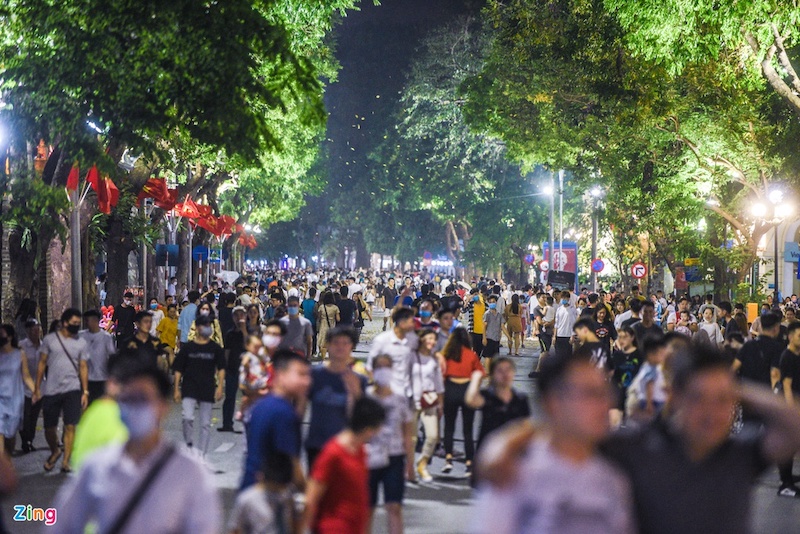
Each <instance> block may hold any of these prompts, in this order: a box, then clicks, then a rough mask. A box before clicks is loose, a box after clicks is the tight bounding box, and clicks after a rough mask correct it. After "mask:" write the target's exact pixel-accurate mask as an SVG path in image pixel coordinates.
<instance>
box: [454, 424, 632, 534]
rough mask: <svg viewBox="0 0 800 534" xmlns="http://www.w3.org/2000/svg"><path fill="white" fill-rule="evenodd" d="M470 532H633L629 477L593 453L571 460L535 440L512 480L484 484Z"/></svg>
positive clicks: (592, 533)
mask: <svg viewBox="0 0 800 534" xmlns="http://www.w3.org/2000/svg"><path fill="white" fill-rule="evenodd" d="M468 531H469V532H471V533H472V534H633V533H634V532H636V527H635V521H634V518H633V497H632V491H631V487H630V483H629V482H628V479H627V478H626V477H625V476H624V475H623V474H622V473H621V472H620V471H619V470H618V469H617V468H615V467H614V466H613V465H611V463H609V462H608V461H607V460H605V459H604V458H602V457H601V456H599V455H594V456H592V457H591V458H589V459H588V460H586V461H584V462H580V463H575V462H572V461H570V460H568V459H566V458H564V457H563V456H561V455H560V454H558V453H557V452H556V451H554V450H553V449H552V448H551V447H550V443H549V440H548V439H547V438H538V439H536V440H534V441H533V442H532V443H531V445H530V447H529V448H528V454H527V455H526V456H525V457H524V458H523V459H522V460H521V465H520V467H519V471H518V473H517V481H516V482H515V483H514V485H513V486H511V487H509V488H506V489H502V490H497V489H483V491H481V492H480V493H479V495H478V501H477V503H476V506H475V517H474V518H473V521H472V522H471V524H470V528H469V529H468Z"/></svg>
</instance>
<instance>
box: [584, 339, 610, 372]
mask: <svg viewBox="0 0 800 534" xmlns="http://www.w3.org/2000/svg"><path fill="white" fill-rule="evenodd" d="M580 350H582V351H588V352H589V353H590V354H591V355H592V363H593V364H594V365H595V366H597V368H598V369H601V370H602V371H603V372H606V371H610V370H611V347H610V346H609V343H608V341H587V342H586V343H584V344H583V345H581V348H580Z"/></svg>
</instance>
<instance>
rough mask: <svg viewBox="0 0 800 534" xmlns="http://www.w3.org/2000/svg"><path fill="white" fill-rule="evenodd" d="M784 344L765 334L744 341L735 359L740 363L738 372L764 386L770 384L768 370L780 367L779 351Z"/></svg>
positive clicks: (781, 351) (781, 350)
mask: <svg viewBox="0 0 800 534" xmlns="http://www.w3.org/2000/svg"><path fill="white" fill-rule="evenodd" d="M783 348H784V345H783V343H782V342H781V341H780V340H778V339H774V338H771V337H767V336H759V337H758V339H753V340H750V341H748V342H747V343H745V344H744V345H743V346H742V348H741V349H740V350H739V354H738V355H737V356H736V359H737V360H739V361H740V362H741V363H742V367H741V368H740V369H739V374H740V375H741V377H742V378H746V379H748V380H753V381H755V382H758V383H759V384H763V385H765V386H771V385H772V382H771V380H770V371H771V369H772V368H773V367H775V368H780V358H781V353H783Z"/></svg>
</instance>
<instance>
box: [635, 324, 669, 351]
mask: <svg viewBox="0 0 800 534" xmlns="http://www.w3.org/2000/svg"><path fill="white" fill-rule="evenodd" d="M631 328H633V332H634V333H635V334H636V346H637V347H643V346H644V340H645V338H647V337H648V336H651V337H664V329H663V328H661V327H660V326H658V325H657V324H655V323H653V324H652V325H651V326H649V327H648V326H645V325H643V324H642V322H641V321H639V322H638V323H634V324H633V326H631Z"/></svg>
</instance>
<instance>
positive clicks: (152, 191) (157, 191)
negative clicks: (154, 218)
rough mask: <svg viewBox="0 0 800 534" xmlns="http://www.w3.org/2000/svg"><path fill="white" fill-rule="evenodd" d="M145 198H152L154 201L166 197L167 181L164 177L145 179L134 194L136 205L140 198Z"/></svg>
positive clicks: (140, 200) (167, 193)
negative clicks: (140, 188) (136, 193)
mask: <svg viewBox="0 0 800 534" xmlns="http://www.w3.org/2000/svg"><path fill="white" fill-rule="evenodd" d="M146 198H153V199H155V200H156V202H159V201H163V200H165V199H168V198H169V191H168V190H167V181H166V180H165V179H164V178H150V179H149V180H147V182H145V184H144V186H143V187H142V190H141V191H139V194H138V195H137V196H136V206H137V207H138V206H139V204H141V202H142V200H144V199H146Z"/></svg>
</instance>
